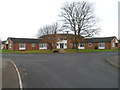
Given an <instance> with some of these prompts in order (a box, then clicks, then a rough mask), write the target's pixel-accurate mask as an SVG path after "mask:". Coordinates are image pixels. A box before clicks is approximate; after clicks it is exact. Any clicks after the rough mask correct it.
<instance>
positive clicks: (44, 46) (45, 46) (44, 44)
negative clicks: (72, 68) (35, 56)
mask: <svg viewBox="0 0 120 90" xmlns="http://www.w3.org/2000/svg"><path fill="white" fill-rule="evenodd" d="M41 46H42V47H41ZM39 49H47V44H46V43H41V44H39Z"/></svg>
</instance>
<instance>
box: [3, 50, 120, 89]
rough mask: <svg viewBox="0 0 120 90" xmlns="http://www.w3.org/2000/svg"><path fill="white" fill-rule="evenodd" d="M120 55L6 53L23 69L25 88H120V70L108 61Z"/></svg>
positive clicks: (113, 53) (110, 53) (5, 56)
mask: <svg viewBox="0 0 120 90" xmlns="http://www.w3.org/2000/svg"><path fill="white" fill-rule="evenodd" d="M116 55H118V52H99V53H64V54H59V53H55V54H3V58H9V59H11V60H13V62H14V63H15V64H16V65H17V67H18V68H19V70H20V73H21V77H22V82H23V87H24V88H117V87H118V69H117V68H116V67H113V66H112V65H110V64H109V63H107V62H105V59H106V58H107V57H109V56H116Z"/></svg>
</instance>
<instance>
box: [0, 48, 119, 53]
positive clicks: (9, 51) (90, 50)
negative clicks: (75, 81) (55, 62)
mask: <svg viewBox="0 0 120 90" xmlns="http://www.w3.org/2000/svg"><path fill="white" fill-rule="evenodd" d="M55 50H57V51H58V50H59V49H53V50H52V51H51V50H29V51H12V50H0V53H53V51H55ZM106 51H108V52H110V51H120V49H114V50H99V49H97V50H95V49H78V50H76V49H65V52H66V53H74V52H77V53H80V52H106Z"/></svg>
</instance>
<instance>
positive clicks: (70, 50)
mask: <svg viewBox="0 0 120 90" xmlns="http://www.w3.org/2000/svg"><path fill="white" fill-rule="evenodd" d="M106 51H120V49H114V50H110V49H109V50H102V49H101V50H99V49H78V50H76V49H66V50H65V52H68V53H70V52H78V53H79V52H106Z"/></svg>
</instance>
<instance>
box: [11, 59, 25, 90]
mask: <svg viewBox="0 0 120 90" xmlns="http://www.w3.org/2000/svg"><path fill="white" fill-rule="evenodd" d="M9 60H10V59H9ZM10 61H11V62H12V63H13V65H14V67H15V69H16V71H17V74H18V79H19V85H20V90H23V85H22V80H21V77H20V73H19V70H18V68H17V66H16V65H15V63H14V62H13V61H12V60H10Z"/></svg>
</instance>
